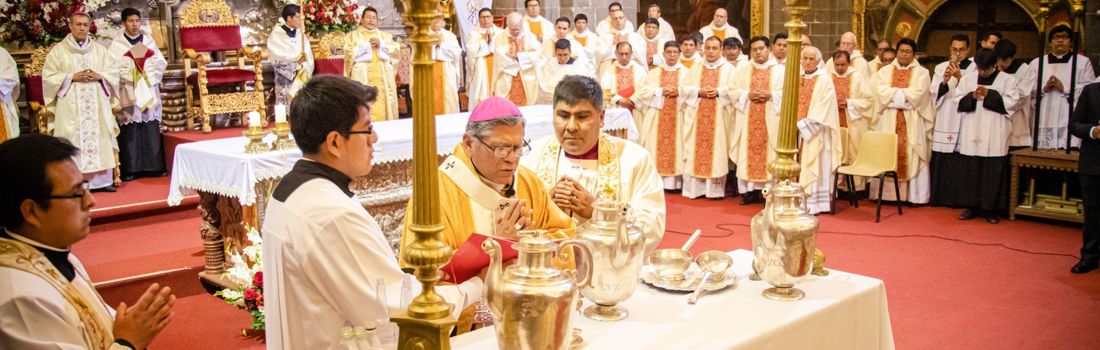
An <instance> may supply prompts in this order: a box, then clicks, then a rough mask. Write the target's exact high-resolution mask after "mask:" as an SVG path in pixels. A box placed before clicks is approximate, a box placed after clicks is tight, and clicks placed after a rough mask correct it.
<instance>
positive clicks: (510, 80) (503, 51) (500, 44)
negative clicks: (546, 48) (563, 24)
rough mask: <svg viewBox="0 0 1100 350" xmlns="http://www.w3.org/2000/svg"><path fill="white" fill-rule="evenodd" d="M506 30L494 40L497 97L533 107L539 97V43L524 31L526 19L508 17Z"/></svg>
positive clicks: (515, 14)
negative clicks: (524, 20)
mask: <svg viewBox="0 0 1100 350" xmlns="http://www.w3.org/2000/svg"><path fill="white" fill-rule="evenodd" d="M505 24H506V25H507V29H506V30H505V31H504V32H503V34H502V35H500V36H499V37H498V38H497V39H496V40H494V41H493V79H495V81H494V82H493V89H494V94H495V95H496V96H500V97H504V98H507V99H508V100H509V101H512V103H513V104H515V105H517V106H526V105H529V104H534V103H535V100H536V99H537V98H538V94H539V85H538V62H539V60H540V59H541V57H540V55H539V50H541V49H542V47H541V46H539V42H538V40H537V39H536V38H535V37H534V35H532V34H531V33H528V32H525V31H523V27H522V26H523V16H520V14H518V13H511V14H508V18H507V19H506V23H505Z"/></svg>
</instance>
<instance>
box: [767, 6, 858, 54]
mask: <svg viewBox="0 0 1100 350" xmlns="http://www.w3.org/2000/svg"><path fill="white" fill-rule="evenodd" d="M770 1H771V12H770V13H769V14H768V17H769V23H768V31H769V32H768V36H769V37H774V36H775V34H776V33H779V32H783V31H785V30H786V29H784V28H783V23H784V22H786V20H787V11H786V5H785V3H784V2H783V0H770ZM802 20H803V21H804V22H806V26H807V27H806V35H809V36H810V41H812V42H813V44H814V46H816V47H817V48H818V49H820V50H821V55H822V56H824V57H826V58H825V59H826V60H827V59H828V57H829V55H830V54H832V52H833V51H835V50H836V45H835V44H836V42H837V41H838V40H840V35H841V34H844V32H847V31H851V30H852V2H851V0H841V1H836V2H833V3H831V4H830V6H823V7H816V8H814V9H813V11H809V12H806V15H805V17H803V19H802Z"/></svg>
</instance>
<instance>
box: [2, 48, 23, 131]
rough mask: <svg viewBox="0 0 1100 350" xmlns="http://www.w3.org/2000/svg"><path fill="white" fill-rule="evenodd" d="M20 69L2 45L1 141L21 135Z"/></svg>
mask: <svg viewBox="0 0 1100 350" xmlns="http://www.w3.org/2000/svg"><path fill="white" fill-rule="evenodd" d="M18 98H19V71H18V70H17V69H16V65H15V59H14V58H12V57H11V54H10V53H8V50H7V49H4V48H3V47H0V142H4V140H7V139H12V138H16V137H19V109H18V108H17V107H16V105H15V100H17V99H18Z"/></svg>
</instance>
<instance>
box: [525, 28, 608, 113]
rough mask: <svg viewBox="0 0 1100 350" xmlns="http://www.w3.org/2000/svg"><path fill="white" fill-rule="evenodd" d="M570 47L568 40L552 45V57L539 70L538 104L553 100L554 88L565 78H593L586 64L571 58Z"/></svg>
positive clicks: (561, 40) (560, 40)
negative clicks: (570, 76)
mask: <svg viewBox="0 0 1100 350" xmlns="http://www.w3.org/2000/svg"><path fill="white" fill-rule="evenodd" d="M571 46H572V45H570V44H569V40H566V39H558V42H557V43H555V45H554V55H553V56H551V57H547V58H546V61H544V62H543V63H542V68H540V69H539V97H538V100H537V101H538V102H537V103H538V104H550V102H552V100H553V99H554V88H556V87H557V86H558V82H560V81H561V80H562V79H563V78H565V77H566V76H569V75H581V76H586V77H590V78H595V75H594V74H593V73H592V72H593V70H592V68H591V67H589V63H588V62H583V61H579V60H578V59H576V58H573V57H571V50H572V49H570V47H571Z"/></svg>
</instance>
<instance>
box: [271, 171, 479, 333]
mask: <svg viewBox="0 0 1100 350" xmlns="http://www.w3.org/2000/svg"><path fill="white" fill-rule="evenodd" d="M333 172H336V170H334V169H332V168H328V167H326V166H324V165H322V164H319V163H315V162H313V161H311V160H308V159H302V160H299V161H298V163H297V164H295V166H294V169H293V170H291V172H290V173H288V174H287V175H286V176H284V177H283V181H282V183H280V184H279V186H278V187H276V189H275V191H274V192H273V194H272V198H271V201H270V202H269V203H268V207H267V214H266V216H265V220H264V226H263V235H264V236H263V237H264V244H263V249H264V251H263V257H264V267H263V268H264V300H265V304H264V312H265V316H266V321H267V329H266V339H267V340H266V341H267V348H268V349H332V348H336V347H338V346H342V345H343V344H341V340H342V337H343V334H342V329H343V327H367V326H368V325H370V324H372V323H376V322H388V321H389V317H390V315H391V314H392V313H393V312H395V311H399V310H401V309H402V308H403V307H404V305H401V300H402V297H401V296H402V287H403V286H408V288H409V289H408V292H407V294H409V295H416V294H419V291H420V288H421V285H420V283H418V282H415V280H414V279H413V277H412V276H411V275H409V274H406V273H404V272H402V271H401V269H400V266H399V265H398V262H397V257H396V256H395V254H394V251H393V249H391V248H390V243H389V242H388V241H387V240H386V237H385V236H384V235H383V234H382V230H381V228H380V227H379V226H378V222H377V221H375V220H374V217H372V216H371V215H370V213H367V211H366V210H365V209H363V205H362V204H361V203H359V201H358V200H357V199H356V198H354V197H353V196H352V195H350V194H349V193H350V191H349V192H345V191H348V190H347V189H341V188H340V187H339V185H337V184H336V182H334V180H333V179H335V178H339V175H336V176H333V175H330V174H332V173H333ZM318 174H322V175H318ZM347 181H350V179H347ZM295 183H297V184H295ZM345 185H346V184H345ZM284 187H286V188H284ZM282 191H287V192H289V194H287V193H282ZM280 196H285V198H282V199H284V200H280ZM379 280H382V281H384V282H383V284H384V292H383V293H385V295H384V296H383V295H379V293H378V286H377V283H378V281H379ZM483 290H484V286H483V284H482V281H481V280H480V279H479V278H476V277H475V278H472V279H470V280H468V281H466V282H463V283H462V284H459V285H458V286H457V287H456V286H437V287H436V291H437V292H439V294H441V295H442V296H443V297H444V299H446V300H447V302H449V303H452V304H455V305H454V306H455V307H454V308H453V310H452V313H453V315H454V316H455V317H456V318H457V314H458V312H460V311H461V310H462V309H463V308H464V307H466V306H467V305H468V304H472V303H473V302H475V301H477V300H478V299H480V297H481V294H482V292H483ZM382 299H384V300H385V302H386V304H385V306H384V307H383V306H382V302H381V300H382Z"/></svg>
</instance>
